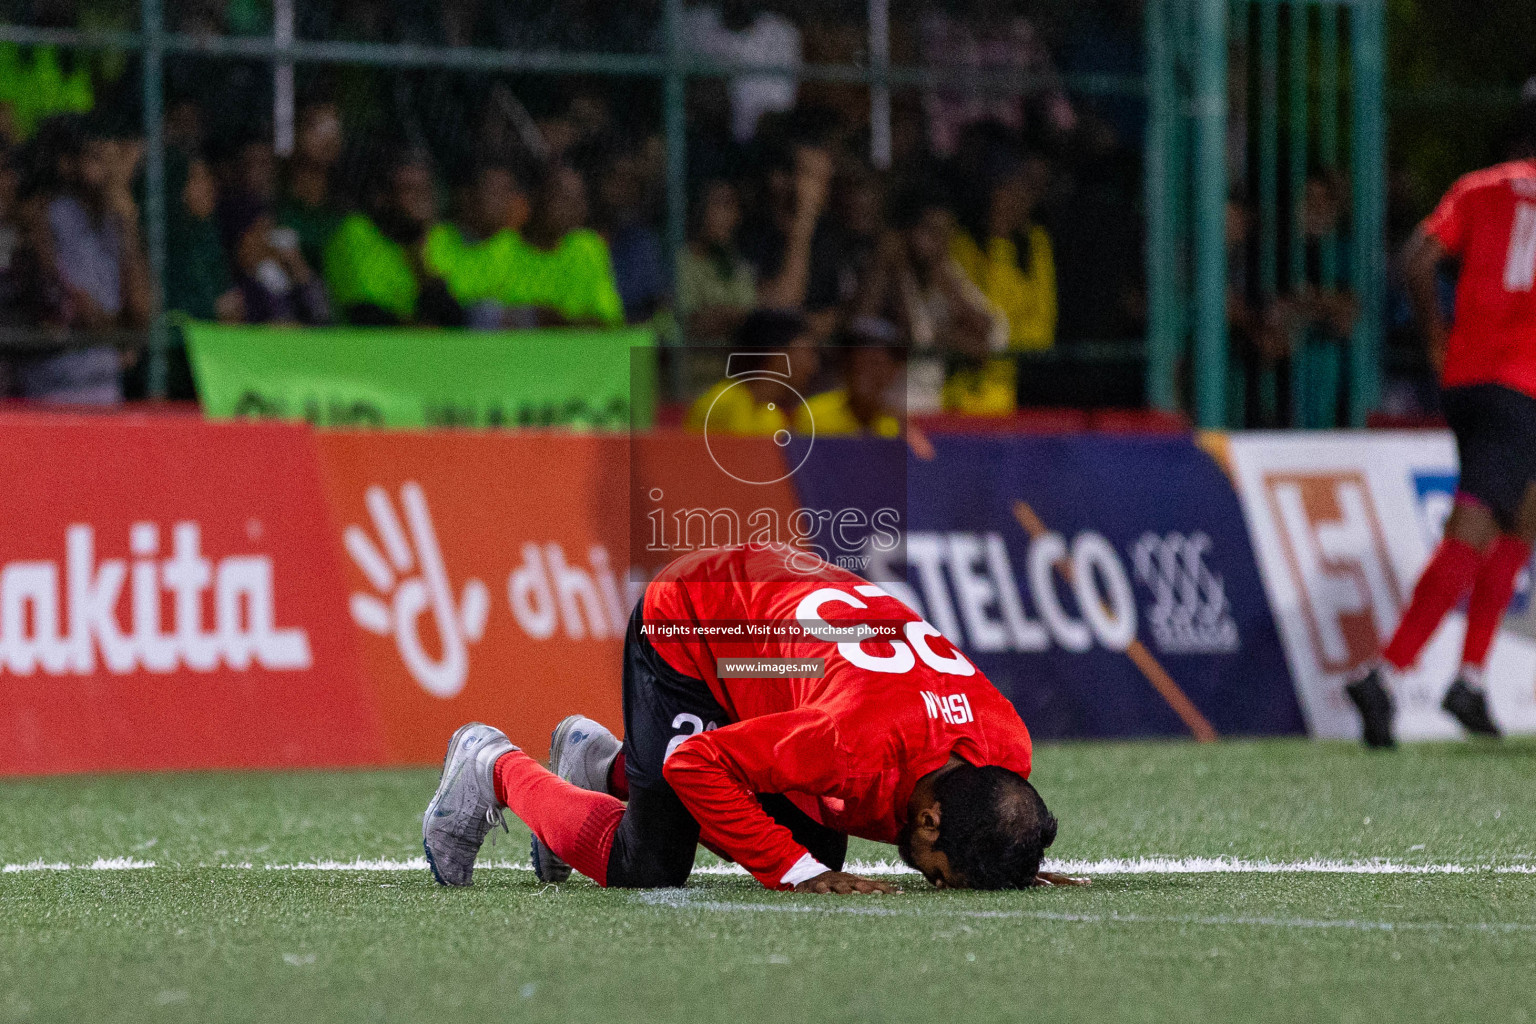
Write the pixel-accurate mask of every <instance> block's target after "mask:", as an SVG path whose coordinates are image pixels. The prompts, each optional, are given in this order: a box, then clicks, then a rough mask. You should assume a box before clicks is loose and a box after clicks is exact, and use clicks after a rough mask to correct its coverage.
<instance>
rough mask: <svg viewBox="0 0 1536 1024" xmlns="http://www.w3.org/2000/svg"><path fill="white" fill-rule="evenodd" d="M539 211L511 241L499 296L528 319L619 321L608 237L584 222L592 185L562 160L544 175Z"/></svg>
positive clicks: (536, 193)
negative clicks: (587, 184) (588, 226)
mask: <svg viewBox="0 0 1536 1024" xmlns="http://www.w3.org/2000/svg"><path fill="white" fill-rule="evenodd" d="M532 207H533V211H532V216H531V217H530V218H529V221H528V224H527V225H526V226H525V227H524V229H523V231H522V234H521V235H516V236H514V237H513V240H512V241H511V242H510V243H509V244H508V246H507V253H506V263H505V265H504V266H503V268H502V273H501V276H500V282H499V285H498V287H497V289H496V298H498V299H499V300H500V301H501V302H502V303H504V304H505V305H507V306H509V307H511V308H512V309H513V310H515V311H518V312H517V313H514V317H515V318H516V322H518V323H520V324H524V325H530V326H531V325H534V324H544V325H559V324H584V325H601V326H610V327H612V326H618V325H620V324H622V323H623V322H624V306H623V303H622V302H620V300H619V292H618V288H617V287H616V286H615V284H614V280H613V264H612V262H611V261H610V260H609V258H608V243H607V242H604V241H603V238H602V236H601V235H599V234H598V233H597V232H595V231H592V230H590V229H588V228H585V227H583V225H584V224H585V223H586V220H587V187H586V183H585V182H583V181H582V180H581V176H580V175H579V174H577V173H576V171H574V170H573V169H571V168H570V167H566V166H561V165H556V166H554V167H550V168H547V169H546V170H545V171H544V172H543V174H542V175H540V177H539V180H538V182H537V183H536V186H535V188H534V190H533V203H532Z"/></svg>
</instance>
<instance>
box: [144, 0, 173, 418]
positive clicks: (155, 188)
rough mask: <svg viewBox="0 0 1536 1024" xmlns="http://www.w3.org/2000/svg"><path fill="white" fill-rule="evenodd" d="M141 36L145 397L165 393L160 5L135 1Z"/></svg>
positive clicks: (166, 340) (162, 31)
mask: <svg viewBox="0 0 1536 1024" xmlns="http://www.w3.org/2000/svg"><path fill="white" fill-rule="evenodd" d="M140 12H141V14H142V17H143V32H144V63H143V75H144V83H143V84H144V231H145V247H146V249H147V250H148V256H149V351H148V359H149V366H148V368H147V369H148V374H147V376H148V392H149V397H150V398H164V397H165V394H166V377H167V366H166V350H167V348H168V347H169V344H170V338H169V335H168V333H167V325H166V322H165V130H164V129H165V124H164V117H163V111H162V109H161V108H162V105H163V96H162V91H161V90H162V88H163V84H164V83H163V75H162V72H163V70H164V64H165V24H164V21H163V18H162V14H161V9H160V0H140Z"/></svg>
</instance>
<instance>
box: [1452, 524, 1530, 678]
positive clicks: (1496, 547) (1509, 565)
mask: <svg viewBox="0 0 1536 1024" xmlns="http://www.w3.org/2000/svg"><path fill="white" fill-rule="evenodd" d="M1530 560H1531V546H1530V545H1529V544H1527V543H1526V542H1525V541H1523V540H1521V539H1520V538H1519V537H1513V536H1510V535H1509V534H1507V533H1506V534H1504V535H1503V536H1501V537H1500V538H1499V539H1498V540H1496V541H1494V544H1493V547H1491V548H1489V549H1488V555H1487V557H1485V558H1484V559H1483V567H1482V569H1481V570H1479V571H1478V574H1477V582H1476V583H1475V584H1473V586H1472V601H1471V603H1470V604H1469V605H1468V606H1467V641H1466V644H1465V645H1464V646H1463V647H1462V649H1461V663H1462V664H1463V665H1468V666H1471V667H1472V668H1473V669H1475V670H1477V672H1478V673H1481V671H1482V668H1483V662H1485V661H1487V660H1488V648H1489V647H1490V646H1492V644H1493V635H1494V634H1495V633H1497V632H1498V630H1499V620H1500V619H1502V618H1503V617H1504V609H1505V608H1506V607H1507V606H1508V605H1509V599H1510V597H1511V596H1513V594H1514V592H1515V577H1516V576H1518V575H1519V574H1520V569H1521V568H1522V567H1523V566H1524V565H1525V563H1526V562H1529V561H1530Z"/></svg>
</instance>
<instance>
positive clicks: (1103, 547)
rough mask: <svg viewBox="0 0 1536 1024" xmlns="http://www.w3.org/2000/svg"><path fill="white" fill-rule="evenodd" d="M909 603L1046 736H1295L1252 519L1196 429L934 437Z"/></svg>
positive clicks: (918, 508)
mask: <svg viewBox="0 0 1536 1024" xmlns="http://www.w3.org/2000/svg"><path fill="white" fill-rule="evenodd" d="M932 449H933V450H932V458H929V459H924V458H919V457H917V456H914V457H913V460H912V463H911V465H910V467H909V470H908V490H909V499H908V500H909V509H910V515H911V530H910V532H909V533H908V535H907V542H906V561H907V570H908V571H907V586H906V587H905V588H903V591H902V597H903V598H904V599H905V600H907V601H908V602H909V603H910V604H912V606H913V607H914V608H916V609H918V610H920V611H921V612H922V614H923V615H924V616H925V617H926V618H927V619H928V621H929V622H931V623H933V624H934V625H935V626H937V627H938V628H939V629H940V630H941V631H942V632H943V633H944V635H945V636H947V637H950V638H951V639H953V640H954V641H955V642H956V643H958V644H959V645H960V647H961V649H962V650H964V651H965V653H966V655H967V656H968V657H969V658H971V659H972V660H973V661H975V662H976V664H977V665H978V666H979V667H980V668H981V669H982V671H984V672H986V674H987V675H988V677H989V678H991V680H992V681H993V682H994V683H996V684H997V686H998V687H999V688H1000V689H1001V690H1002V691H1003V692H1004V693H1006V694H1007V695H1008V696H1009V697H1010V698H1011V699H1012V700H1013V702H1014V703H1015V704H1016V705H1017V706H1018V708H1019V711H1020V713H1021V714H1022V715H1023V717H1024V720H1025V721H1026V722H1028V723H1029V728H1030V731H1031V732H1032V733H1034V734H1035V735H1036V736H1039V737H1041V738H1053V737H1090V736H1147V735H1181V734H1182V735H1195V736H1199V737H1202V738H1207V737H1210V736H1215V735H1228V734H1243V735H1253V734H1273V733H1296V732H1301V731H1302V728H1303V721H1302V717H1301V712H1300V709H1299V708H1298V706H1297V703H1296V696H1295V692H1294V690H1293V688H1292V685H1291V680H1290V674H1289V672H1288V671H1287V668H1286V663H1285V657H1284V653H1283V651H1282V649H1281V646H1280V639H1279V636H1278V635H1277V633H1276V630H1275V624H1274V621H1273V619H1272V618H1271V616H1270V612H1269V607H1268V604H1267V602H1266V600H1265V596H1264V591H1263V587H1262V584H1261V583H1260V580H1259V575H1258V569H1257V566H1256V565H1255V563H1254V557H1253V551H1252V549H1251V548H1250V546H1249V542H1248V537H1247V535H1246V533H1245V531H1244V528H1243V518H1242V512H1241V510H1240V509H1239V507H1238V503H1237V499H1236V496H1235V495H1234V494H1233V492H1232V488H1231V485H1230V483H1229V482H1228V481H1227V478H1226V476H1225V475H1224V474H1223V473H1222V471H1221V469H1220V468H1219V467H1218V466H1217V465H1216V463H1215V462H1214V461H1212V459H1211V458H1210V457H1209V456H1208V455H1206V454H1205V453H1204V452H1203V451H1201V450H1200V449H1199V448H1197V447H1196V446H1195V444H1194V443H1193V441H1192V440H1190V439H1189V438H1187V437H1172V438H1163V437H1156V438H1152V437H1147V438H1143V437H1115V436H1108V435H1104V436H1094V435H1078V436H1059V437H1014V438H998V439H992V438H981V437H953V436H951V437H935V438H934V439H933V442H932Z"/></svg>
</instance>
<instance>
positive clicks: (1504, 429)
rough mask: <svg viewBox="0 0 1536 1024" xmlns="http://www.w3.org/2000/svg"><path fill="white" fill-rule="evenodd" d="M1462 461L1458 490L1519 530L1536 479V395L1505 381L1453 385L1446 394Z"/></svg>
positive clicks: (1502, 524) (1445, 406)
mask: <svg viewBox="0 0 1536 1024" xmlns="http://www.w3.org/2000/svg"><path fill="white" fill-rule="evenodd" d="M1440 403H1441V407H1442V408H1443V409H1444V410H1445V421H1446V423H1448V424H1449V425H1450V428H1451V432H1452V433H1453V434H1455V435H1456V454H1457V458H1458V459H1460V461H1461V479H1460V482H1459V483H1458V484H1457V489H1458V490H1460V491H1461V492H1463V493H1464V494H1467V495H1470V496H1471V497H1473V498H1476V499H1477V500H1478V501H1480V502H1482V503H1483V504H1484V505H1486V506H1488V509H1489V511H1491V512H1492V513H1493V516H1494V518H1495V519H1496V520H1498V523H1499V527H1500V528H1501V529H1504V530H1513V529H1514V527H1515V519H1516V516H1517V515H1518V514H1519V511H1520V503H1521V501H1522V500H1523V499H1524V497H1525V490H1526V487H1527V486H1528V485H1529V484H1531V483H1532V482H1533V481H1536V398H1532V397H1530V396H1529V395H1524V394H1521V393H1520V392H1518V391H1516V390H1514V389H1513V388H1506V387H1504V386H1503V385H1500V384H1469V385H1467V386H1465V387H1458V388H1447V389H1446V390H1445V391H1444V392H1443V393H1442V394H1441V397H1440Z"/></svg>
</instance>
